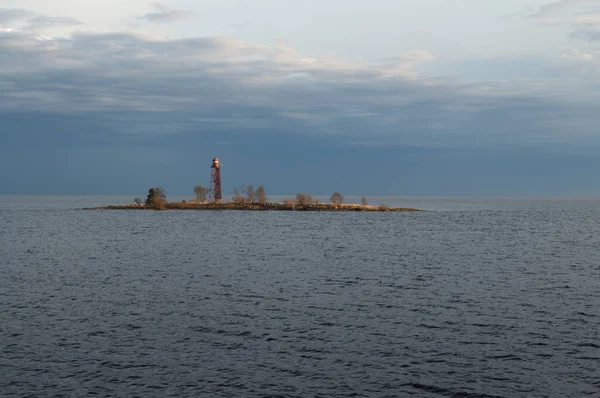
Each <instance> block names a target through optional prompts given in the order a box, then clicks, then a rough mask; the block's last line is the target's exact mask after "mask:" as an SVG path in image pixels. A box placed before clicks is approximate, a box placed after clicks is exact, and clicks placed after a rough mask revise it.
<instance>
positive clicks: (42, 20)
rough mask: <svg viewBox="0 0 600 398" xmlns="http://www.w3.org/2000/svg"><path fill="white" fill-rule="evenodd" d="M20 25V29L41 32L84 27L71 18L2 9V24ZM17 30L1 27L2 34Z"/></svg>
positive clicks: (0, 17)
mask: <svg viewBox="0 0 600 398" xmlns="http://www.w3.org/2000/svg"><path fill="white" fill-rule="evenodd" d="M2 23H4V24H7V23H18V24H19V25H20V26H19V28H20V29H22V30H27V31H35V32H40V31H44V30H47V29H53V28H59V27H72V26H78V25H82V22H81V21H78V20H77V19H75V18H69V17H51V16H46V15H39V14H36V13H34V12H31V11H28V10H23V9H8V8H0V24H2ZM14 30H17V29H15V28H14V27H0V32H1V31H4V32H9V31H14Z"/></svg>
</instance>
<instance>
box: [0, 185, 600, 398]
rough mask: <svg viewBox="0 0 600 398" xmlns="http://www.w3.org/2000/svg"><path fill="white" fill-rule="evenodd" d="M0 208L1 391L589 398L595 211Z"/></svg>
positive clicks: (585, 203) (447, 202)
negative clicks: (339, 211) (399, 211)
mask: <svg viewBox="0 0 600 398" xmlns="http://www.w3.org/2000/svg"><path fill="white" fill-rule="evenodd" d="M130 201H131V198H129V197H123V198H120V197H119V198H118V197H35V196H0V226H1V227H2V228H1V229H0V333H1V335H2V336H3V337H2V339H1V340H0V350H1V352H0V391H2V396H23V397H25V396H55V395H63V396H85V395H90V394H95V395H97V396H120V397H130V396H157V397H165V396H190V397H195V396H210V397H217V396H223V397H231V396H247V397H254V396H256V397H259V396H286V397H295V396H298V397H300V396H301V397H310V396H314V397H336V396H339V397H346V396H350V395H352V394H354V395H355V396H374V397H384V396H424V397H448V396H450V397H452V396H454V397H488V396H504V397H521V396H528V397H543V396H552V397H581V396H586V395H588V396H594V397H597V396H600V372H598V366H599V364H600V343H599V342H600V335H599V334H600V333H599V326H600V262H599V261H598V258H599V256H598V252H599V251H600V217H599V215H598V210H599V206H600V200H598V199H507V198H488V199H467V198H375V199H373V200H371V202H372V203H377V204H378V203H386V204H388V205H391V206H407V207H419V208H425V209H429V210H433V211H429V212H423V213H323V212H318V213H310V212H308V213H305V212H298V213H295V212H235V211H234V212H227V211H187V212H177V211H165V212H153V211H112V212H111V211H84V210H79V208H81V207H87V206H99V205H104V204H119V203H124V202H125V203H126V202H130Z"/></svg>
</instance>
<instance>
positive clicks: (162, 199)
mask: <svg viewBox="0 0 600 398" xmlns="http://www.w3.org/2000/svg"><path fill="white" fill-rule="evenodd" d="M241 191H242V194H240V193H239V192H238V190H237V189H234V194H233V198H232V200H231V201H228V202H223V201H207V196H208V190H206V189H205V188H204V187H202V186H199V185H198V186H196V187H194V193H195V194H196V197H195V200H192V201H185V200H184V201H181V202H168V201H167V200H166V195H165V193H164V190H163V189H162V188H159V187H157V188H151V189H150V190H149V191H148V197H147V199H146V201H145V202H144V203H142V200H141V199H138V198H136V199H134V203H132V204H124V205H112V206H101V207H93V208H86V209H84V210H253V211H261V210H262V211H265V210H272V211H277V210H280V211H367V212H368V211H371V212H372V211H379V212H417V211H422V210H419V209H413V208H405V207H389V206H387V205H385V204H382V205H378V206H369V205H368V204H367V200H366V198H365V197H363V198H362V200H361V204H344V203H343V201H344V197H343V196H342V195H341V194H340V193H338V192H334V194H333V195H331V198H330V201H329V203H321V202H320V201H319V200H313V198H312V195H309V194H304V193H298V194H297V195H296V197H295V198H294V199H286V200H284V201H283V203H278V202H269V201H267V197H266V194H265V192H264V188H263V187H262V186H259V187H258V188H257V189H256V191H254V189H253V187H252V185H247V186H245V185H244V186H242V188H241Z"/></svg>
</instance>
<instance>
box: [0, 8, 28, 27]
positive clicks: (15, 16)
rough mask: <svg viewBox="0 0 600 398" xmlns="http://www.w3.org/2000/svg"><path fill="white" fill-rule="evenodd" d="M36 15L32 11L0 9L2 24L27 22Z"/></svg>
mask: <svg viewBox="0 0 600 398" xmlns="http://www.w3.org/2000/svg"><path fill="white" fill-rule="evenodd" d="M34 15H35V14H34V13H32V12H31V11H27V10H23V9H18V8H0V24H5V23H10V22H15V21H16V22H18V21H25V20H27V19H29V18H31V17H33V16H34Z"/></svg>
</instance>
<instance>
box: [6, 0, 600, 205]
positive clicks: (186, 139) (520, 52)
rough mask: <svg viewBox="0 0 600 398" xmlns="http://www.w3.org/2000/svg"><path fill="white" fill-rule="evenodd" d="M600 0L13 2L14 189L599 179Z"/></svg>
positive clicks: (501, 191) (418, 186)
mask: <svg viewBox="0 0 600 398" xmlns="http://www.w3.org/2000/svg"><path fill="white" fill-rule="evenodd" d="M599 126H600V0H559V1H548V0H419V1H414V0H370V1H364V0H360V1H359V0H345V1H343V2H342V1H339V0H335V1H334V0H318V1H317V0H302V1H299V0H252V1H251V0H203V1H198V0H194V1H192V0H170V1H169V0H164V1H162V2H159V3H156V2H148V1H143V0H128V1H122V0H103V1H101V2H100V1H83V0H0V194H132V195H137V196H140V195H143V194H144V192H147V190H148V188H149V187H153V186H162V187H164V189H165V191H166V193H167V195H169V194H172V195H181V194H189V195H190V196H192V195H193V191H192V188H193V186H194V185H197V184H203V185H207V184H208V182H209V177H210V165H211V159H212V158H213V157H215V156H217V157H219V158H220V159H221V162H222V163H223V169H222V178H223V187H224V191H225V192H226V193H230V191H232V190H233V188H234V187H236V186H237V187H239V186H240V185H241V184H253V185H254V186H257V185H260V184H262V185H264V186H265V189H266V190H267V193H271V194H294V193H296V192H307V193H312V194H315V195H327V194H330V193H331V192H333V191H339V192H342V193H343V194H346V195H367V196H368V195H401V196H598V195H600V156H598V153H599V149H600V128H599Z"/></svg>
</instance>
